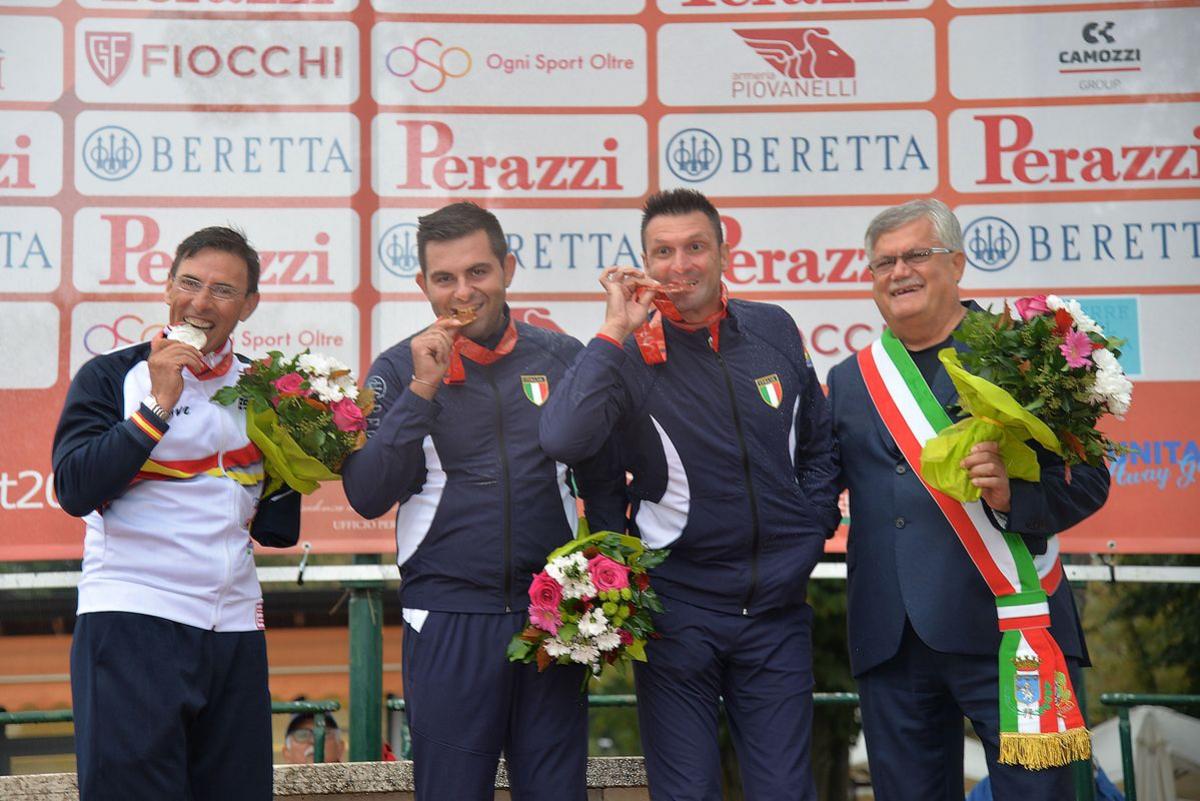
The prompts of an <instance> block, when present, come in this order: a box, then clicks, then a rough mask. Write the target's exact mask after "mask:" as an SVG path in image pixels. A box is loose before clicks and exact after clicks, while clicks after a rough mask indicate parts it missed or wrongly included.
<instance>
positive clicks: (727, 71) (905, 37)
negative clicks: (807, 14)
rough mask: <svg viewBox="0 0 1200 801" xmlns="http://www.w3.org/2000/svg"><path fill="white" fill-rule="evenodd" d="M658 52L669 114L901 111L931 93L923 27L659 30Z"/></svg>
mask: <svg viewBox="0 0 1200 801" xmlns="http://www.w3.org/2000/svg"><path fill="white" fill-rule="evenodd" d="M884 40H886V41H887V43H888V46H887V47H880V46H879V44H880V42H881V41H884ZM896 51H901V52H903V53H905V55H906V57H905V58H902V59H897V58H895V55H894V54H895V52H896ZM658 52H659V59H660V61H659V70H658V96H659V98H660V99H661V100H662V102H663V103H665V104H667V105H672V106H723V105H729V104H731V103H733V104H739V105H740V104H754V105H765V106H779V105H796V104H818V105H820V104H828V103H837V104H844V103H904V102H919V101H922V100H928V99H929V98H931V97H933V92H934V77H933V64H934V52H935V51H934V44H933V25H932V24H931V23H930V22H929V21H928V20H924V19H891V20H872V21H852V22H847V21H844V20H829V21H826V20H820V21H818V22H806V23H790V24H786V25H780V24H778V23H776V24H773V25H770V26H765V25H763V24H762V23H755V24H752V25H751V24H745V23H743V24H713V23H709V24H697V25H664V26H663V27H662V28H660V29H659V32H658Z"/></svg>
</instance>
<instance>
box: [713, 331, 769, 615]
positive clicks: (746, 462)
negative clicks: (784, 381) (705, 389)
mask: <svg viewBox="0 0 1200 801" xmlns="http://www.w3.org/2000/svg"><path fill="white" fill-rule="evenodd" d="M712 344H713V341H712V337H709V338H708V347H709V348H712ZM713 354H714V355H716V357H717V364H719V365H721V375H723V376H725V389H727V390H728V391H729V405H730V406H732V407H733V427H734V430H735V431H736V432H737V438H738V447H739V448H741V451H742V472H743V474H744V475H745V477H746V497H747V498H748V499H749V500H750V587H749V589H747V590H746V595H745V597H744V598H743V599H742V614H743V615H749V614H750V601H751V600H752V599H753V598H754V591H755V590H756V589H758V548H759V530H758V529H759V525H758V496H757V495H756V494H755V492H754V479H753V477H752V476H751V474H750V452H749V451H747V450H746V435H745V432H744V430H743V429H742V415H741V413H739V412H738V406H737V397H736V396H735V395H734V394H733V379H732V378H731V377H730V376H729V368H728V367H727V366H726V365H725V358H724V357H723V356H721V352H720V351H718V350H716V349H713Z"/></svg>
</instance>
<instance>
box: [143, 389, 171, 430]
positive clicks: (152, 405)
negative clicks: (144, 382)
mask: <svg viewBox="0 0 1200 801" xmlns="http://www.w3.org/2000/svg"><path fill="white" fill-rule="evenodd" d="M142 405H143V406H145V407H146V408H147V409H149V410H150V411H152V412H154V414H155V415H156V416H157V417H158V419H159V420H162V421H163V422H164V423H165V422H167V418H168V417H169V416H170V415H168V414H167V412H166V411H164V410H163V407H162V406H160V405H159V403H158V398H156V397H154V394H153V393H151V394H149V395H147V396H146V397H145V398H143V399H142Z"/></svg>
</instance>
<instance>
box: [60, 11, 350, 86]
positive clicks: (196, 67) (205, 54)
mask: <svg viewBox="0 0 1200 801" xmlns="http://www.w3.org/2000/svg"><path fill="white" fill-rule="evenodd" d="M75 91H76V92H77V93H78V94H79V96H80V98H82V99H83V100H85V101H87V102H92V103H127V104H135V105H152V104H156V103H187V104H191V105H236V104H269V103H287V104H292V105H295V104H304V105H333V104H337V105H344V104H347V103H351V102H353V101H355V100H357V99H358V29H357V28H355V27H354V24H353V23H351V22H327V21H319V22H318V21H313V22H282V21H273V22H272V23H271V24H270V25H247V24H245V23H244V22H243V21H241V20H180V19H141V20H139V19H108V18H104V19H99V18H91V19H84V20H81V21H80V23H79V26H78V27H77V28H76V29H75Z"/></svg>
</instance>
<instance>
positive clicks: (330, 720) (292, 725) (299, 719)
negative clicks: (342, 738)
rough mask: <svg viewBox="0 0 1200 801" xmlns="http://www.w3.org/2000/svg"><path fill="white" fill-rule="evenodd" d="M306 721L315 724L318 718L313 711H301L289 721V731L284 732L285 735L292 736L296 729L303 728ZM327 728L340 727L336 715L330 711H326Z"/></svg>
mask: <svg viewBox="0 0 1200 801" xmlns="http://www.w3.org/2000/svg"><path fill="white" fill-rule="evenodd" d="M305 723H312V724H313V725H314V726H315V725H316V719H315V718H314V716H313V713H311V712H301V713H300V714H299V715H296V716H294V717H293V718H292V719H291V720H290V721H289V722H288V727H287V732H286V733H285V734H284V736H285V737H290V736H291V735H292V734H293V733H294V732H295V731H296V729H299V728H301V727H302V726H304V724H305ZM325 728H326V729H337V728H338V723H337V719H336V718H334V716H333V715H331V714H329V713H328V712H326V713H325ZM339 731H340V729H339Z"/></svg>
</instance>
